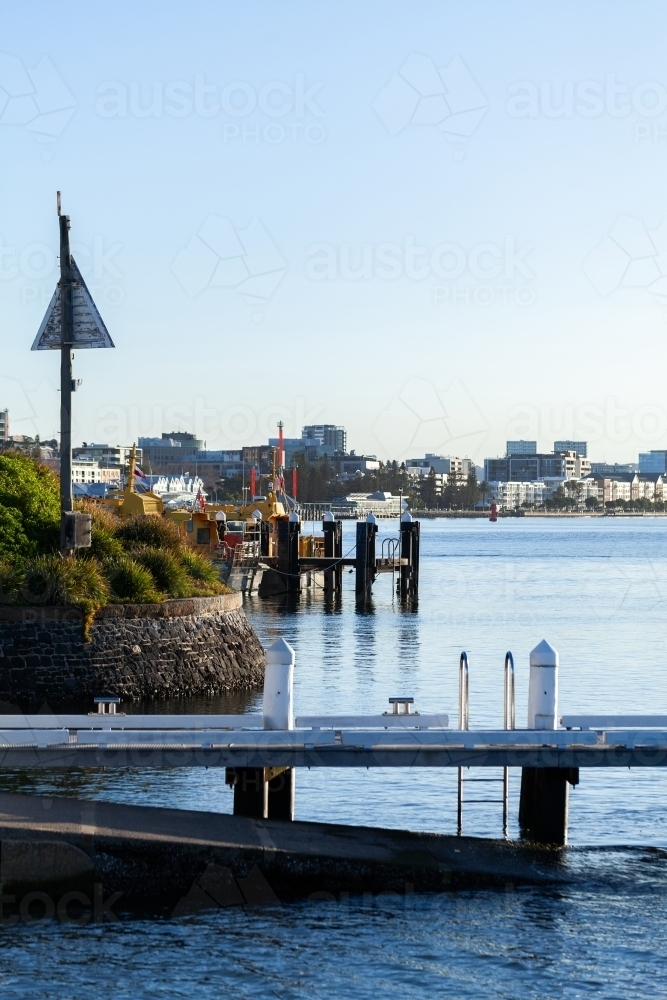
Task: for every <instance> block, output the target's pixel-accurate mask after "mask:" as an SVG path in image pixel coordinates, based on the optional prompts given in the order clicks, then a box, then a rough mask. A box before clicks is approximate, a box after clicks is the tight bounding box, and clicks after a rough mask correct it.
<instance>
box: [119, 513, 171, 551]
mask: <svg viewBox="0 0 667 1000" xmlns="http://www.w3.org/2000/svg"><path fill="white" fill-rule="evenodd" d="M114 534H115V535H116V538H119V539H120V540H121V542H122V543H123V547H124V548H125V549H126V550H130V551H131V550H132V549H137V548H138V547H139V546H146V547H148V548H151V549H168V550H169V551H170V552H180V551H181V549H182V546H183V543H182V541H181V538H180V535H179V534H178V528H177V527H176V524H175V523H174V522H173V521H171V520H169V518H166V517H147V516H146V515H144V514H135V515H134V516H133V517H130V518H128V519H127V521H123V522H122V523H121V524H120V525H119V526H118V527H117V528H116V529H115V532H114Z"/></svg>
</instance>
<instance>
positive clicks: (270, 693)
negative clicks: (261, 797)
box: [263, 515, 296, 820]
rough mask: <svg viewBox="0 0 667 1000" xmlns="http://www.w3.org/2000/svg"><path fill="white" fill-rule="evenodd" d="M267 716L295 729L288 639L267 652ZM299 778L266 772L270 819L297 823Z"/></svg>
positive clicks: (269, 722) (274, 724)
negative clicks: (296, 800)
mask: <svg viewBox="0 0 667 1000" xmlns="http://www.w3.org/2000/svg"><path fill="white" fill-rule="evenodd" d="M290 516H291V515H290ZM263 712H264V728H265V729H281V730H282V729H294V650H293V649H292V647H291V646H290V644H289V643H288V642H285V640H284V639H276V641H275V642H274V643H273V644H272V645H271V646H269V648H268V649H267V651H266V670H265V672H264V708H263ZM295 777H296V774H295V771H294V768H293V767H275V768H274V767H265V768H264V780H265V783H266V812H265V815H266V816H267V817H268V818H269V819H282V820H293V819H294V794H295V790H296V780H295Z"/></svg>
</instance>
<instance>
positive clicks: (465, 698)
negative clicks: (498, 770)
mask: <svg viewBox="0 0 667 1000" xmlns="http://www.w3.org/2000/svg"><path fill="white" fill-rule="evenodd" d="M469 693H470V691H469V685H468V654H467V653H466V651H465V650H463V652H462V653H461V657H460V659H459V729H467V728H468V725H469V723H470V711H469ZM457 791H458V795H457V797H458V803H457V812H456V832H457V834H458V836H459V837H460V836H461V835H462V833H463V768H462V767H459V769H458V782H457Z"/></svg>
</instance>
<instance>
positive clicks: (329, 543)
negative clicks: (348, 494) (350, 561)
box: [322, 515, 343, 594]
mask: <svg viewBox="0 0 667 1000" xmlns="http://www.w3.org/2000/svg"><path fill="white" fill-rule="evenodd" d="M329 518H330V519H327V515H325V519H324V520H323V521H322V530H323V532H324V555H325V556H326V558H328V559H341V558H342V556H343V522H342V521H334V520H333V517H332V516H331V515H329ZM342 583H343V567H342V565H341V564H340V563H338V565H336V566H334V567H333V568H332V569H326V570H325V571H324V593H325V594H333V593H336V594H339V593H340V591H341V588H342Z"/></svg>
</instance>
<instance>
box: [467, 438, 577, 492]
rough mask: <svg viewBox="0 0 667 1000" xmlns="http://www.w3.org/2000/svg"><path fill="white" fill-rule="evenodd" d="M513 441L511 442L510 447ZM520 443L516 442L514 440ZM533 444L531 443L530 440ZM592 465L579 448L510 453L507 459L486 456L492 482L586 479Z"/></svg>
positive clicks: (488, 478) (485, 461)
mask: <svg viewBox="0 0 667 1000" xmlns="http://www.w3.org/2000/svg"><path fill="white" fill-rule="evenodd" d="M512 443H513V442H511V441H508V442H507V444H508V447H509V445H511V444H512ZM514 443H516V442H514ZM529 443H530V442H529ZM590 471H591V464H590V462H589V461H588V459H587V458H584V457H583V456H581V455H578V454H577V453H576V452H575V451H566V452H560V453H559V454H554V453H553V452H548V453H546V454H543V453H540V454H538V453H536V452H532V453H531V452H527V451H525V452H517V453H510V454H508V455H506V456H505V457H504V458H485V459H484V479H485V480H486V482H487V483H492V482H523V483H531V482H536V481H537V480H538V479H560V480H562V481H565V480H567V479H583V478H585V477H586V476H588V475H589V473H590Z"/></svg>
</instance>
